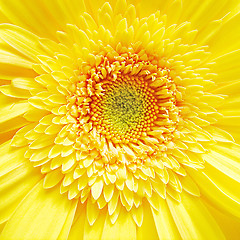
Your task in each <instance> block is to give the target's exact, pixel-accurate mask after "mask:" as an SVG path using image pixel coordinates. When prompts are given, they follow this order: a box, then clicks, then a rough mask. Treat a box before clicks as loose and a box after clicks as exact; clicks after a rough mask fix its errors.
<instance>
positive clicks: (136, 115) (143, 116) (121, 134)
mask: <svg viewBox="0 0 240 240" xmlns="http://www.w3.org/2000/svg"><path fill="white" fill-rule="evenodd" d="M111 80H112V79H111V78H110V79H109V80H107V82H106V84H104V87H103V90H104V94H103V95H100V96H97V97H96V101H95V102H94V104H92V105H91V107H92V111H91V112H93V113H94V114H93V118H92V120H94V124H95V125H96V126H97V129H98V132H100V133H101V134H105V135H106V136H107V138H108V139H111V140H112V141H113V142H115V143H117V142H124V143H126V142H129V141H133V142H134V141H136V139H138V138H139V137H140V136H141V135H142V134H143V133H144V132H146V131H147V130H150V127H151V126H152V125H153V122H154V120H155V119H156V118H157V117H156V113H157V109H158V107H157V106H156V102H157V100H156V99H155V98H154V96H153V94H152V91H151V89H149V87H148V84H147V83H146V82H144V80H143V79H141V78H138V77H135V76H129V75H124V76H122V75H120V76H118V78H117V79H116V80H115V81H111Z"/></svg>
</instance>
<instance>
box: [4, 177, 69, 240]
mask: <svg viewBox="0 0 240 240" xmlns="http://www.w3.org/2000/svg"><path fill="white" fill-rule="evenodd" d="M71 205H72V202H71V201H69V200H68V199H67V198H66V197H65V196H62V195H60V194H59V189H58V188H55V189H51V191H48V190H45V189H43V187H42V181H41V182H40V183H38V184H37V185H36V187H35V188H33V190H32V191H31V192H30V193H29V194H28V195H27V197H26V198H25V199H24V201H23V202H21V204H20V205H19V206H18V208H17V209H16V211H15V212H14V214H13V215H12V217H11V218H10V219H9V221H8V223H7V225H6V226H5V228H4V230H3V232H2V234H1V237H0V239H9V240H10V239H19V240H21V239H22V240H28V239H29V240H32V239H56V238H57V237H58V235H59V234H60V232H61V230H62V227H63V225H64V223H65V221H66V218H67V216H68V214H69V211H70V210H71ZM36 232H37V233H38V234H37V235H36Z"/></svg>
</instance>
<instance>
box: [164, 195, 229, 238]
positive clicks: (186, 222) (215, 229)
mask: <svg viewBox="0 0 240 240" xmlns="http://www.w3.org/2000/svg"><path fill="white" fill-rule="evenodd" d="M167 203H168V206H169V209H170V211H171V214H172V216H173V219H174V221H175V223H176V226H177V228H178V230H179V232H180V235H181V237H182V238H183V239H216V240H217V239H225V237H224V235H223V234H222V232H221V230H220V228H219V226H218V225H217V223H216V222H215V220H214V218H213V217H212V216H211V214H210V213H209V212H208V210H207V208H206V206H204V204H203V203H202V202H201V200H200V199H199V198H196V197H193V196H191V195H189V194H187V193H184V192H182V194H181V202H180V203H177V202H176V201H174V200H173V199H171V198H167Z"/></svg>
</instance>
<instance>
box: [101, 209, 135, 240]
mask: <svg viewBox="0 0 240 240" xmlns="http://www.w3.org/2000/svg"><path fill="white" fill-rule="evenodd" d="M101 239H102V240H136V239H137V236H136V224H135V222H134V221H133V219H132V217H131V215H130V214H129V213H128V212H126V210H124V209H123V208H122V210H121V212H120V215H119V217H118V219H117V221H116V222H115V223H114V224H112V223H111V221H110V217H109V216H107V218H106V221H105V224H104V227H103V233H102V237H101Z"/></svg>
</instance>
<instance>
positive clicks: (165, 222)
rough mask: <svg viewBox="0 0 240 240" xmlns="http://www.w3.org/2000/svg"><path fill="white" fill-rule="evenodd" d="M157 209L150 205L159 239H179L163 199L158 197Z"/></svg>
mask: <svg viewBox="0 0 240 240" xmlns="http://www.w3.org/2000/svg"><path fill="white" fill-rule="evenodd" d="M159 202H160V204H159V209H158V210H155V209H154V208H152V207H151V210H152V214H153V218H154V222H155V226H156V229H157V232H158V236H159V239H171V240H175V239H181V237H180V235H179V232H178V229H177V227H176V225H175V222H174V220H173V218H172V214H171V212H170V210H169V208H168V205H167V203H166V200H165V199H162V198H159Z"/></svg>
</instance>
